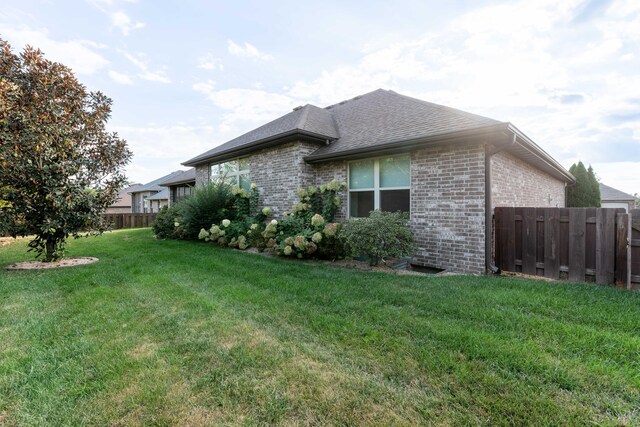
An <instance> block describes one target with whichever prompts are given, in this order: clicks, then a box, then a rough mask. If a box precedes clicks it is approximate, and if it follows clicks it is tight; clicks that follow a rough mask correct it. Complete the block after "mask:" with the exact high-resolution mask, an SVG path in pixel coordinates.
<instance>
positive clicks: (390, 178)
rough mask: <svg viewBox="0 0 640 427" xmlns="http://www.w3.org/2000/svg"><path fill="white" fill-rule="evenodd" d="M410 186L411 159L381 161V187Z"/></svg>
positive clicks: (400, 158)
mask: <svg viewBox="0 0 640 427" xmlns="http://www.w3.org/2000/svg"><path fill="white" fill-rule="evenodd" d="M408 186H409V157H407V156H398V157H387V158H386V159H380V187H408Z"/></svg>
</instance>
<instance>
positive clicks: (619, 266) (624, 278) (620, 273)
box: [615, 213, 631, 288]
mask: <svg viewBox="0 0 640 427" xmlns="http://www.w3.org/2000/svg"><path fill="white" fill-rule="evenodd" d="M630 225H631V217H630V215H629V214H627V213H619V214H617V215H616V256H615V258H616V265H615V272H616V277H615V280H616V285H624V286H626V287H627V288H630V287H631V271H630V270H631V269H630V267H631V245H630V243H631V235H630V232H631V228H630Z"/></svg>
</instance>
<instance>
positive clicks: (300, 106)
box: [293, 105, 304, 111]
mask: <svg viewBox="0 0 640 427" xmlns="http://www.w3.org/2000/svg"><path fill="white" fill-rule="evenodd" d="M303 107H304V105H298V106H297V107H294V108H293V111H298V110H300V109H302V108H303Z"/></svg>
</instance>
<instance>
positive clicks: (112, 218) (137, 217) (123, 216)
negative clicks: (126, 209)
mask: <svg viewBox="0 0 640 427" xmlns="http://www.w3.org/2000/svg"><path fill="white" fill-rule="evenodd" d="M105 218H106V219H107V221H108V222H109V223H110V224H111V228H113V229H114V230H118V229H120V228H142V227H151V225H152V224H153V221H154V220H155V219H156V214H155V213H120V214H105Z"/></svg>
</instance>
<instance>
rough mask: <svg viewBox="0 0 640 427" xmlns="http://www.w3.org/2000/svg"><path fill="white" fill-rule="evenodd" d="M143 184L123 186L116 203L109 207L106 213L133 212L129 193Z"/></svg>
mask: <svg viewBox="0 0 640 427" xmlns="http://www.w3.org/2000/svg"><path fill="white" fill-rule="evenodd" d="M141 185H142V184H139V183H138V184H133V185H130V186H129V187H127V188H123V189H122V190H120V191H119V192H118V198H117V199H116V201H115V203H114V204H112V205H111V206H109V207H108V208H107V210H106V211H105V213H108V214H119V213H131V197H129V193H130V192H131V191H134V190H135V189H136V188H138V187H139V186H141Z"/></svg>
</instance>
